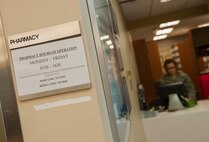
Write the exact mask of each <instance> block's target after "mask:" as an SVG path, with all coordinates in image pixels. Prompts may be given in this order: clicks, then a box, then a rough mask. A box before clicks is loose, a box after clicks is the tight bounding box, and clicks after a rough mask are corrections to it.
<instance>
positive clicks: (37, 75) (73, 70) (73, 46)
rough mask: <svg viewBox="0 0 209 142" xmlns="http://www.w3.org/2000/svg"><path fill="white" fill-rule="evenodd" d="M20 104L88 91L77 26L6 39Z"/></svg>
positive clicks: (41, 30)
mask: <svg viewBox="0 0 209 142" xmlns="http://www.w3.org/2000/svg"><path fill="white" fill-rule="evenodd" d="M8 44H9V47H10V52H11V61H12V65H13V73H14V81H15V85H16V89H17V93H18V97H19V99H20V100H21V101H24V100H28V99H34V98H38V97H44V96H49V95H54V94H59V93H64V92H69V91H75V90H80V89H86V88H90V87H91V82H90V77H89V71H88V65H87V60H86V54H85V49H84V44H83V39H82V36H81V32H80V26H79V22H78V21H75V22H70V23H65V24H62V25H57V26H53V27H49V28H44V29H40V30H36V31H32V32H27V33H22V34H18V35H12V36H9V37H8Z"/></svg>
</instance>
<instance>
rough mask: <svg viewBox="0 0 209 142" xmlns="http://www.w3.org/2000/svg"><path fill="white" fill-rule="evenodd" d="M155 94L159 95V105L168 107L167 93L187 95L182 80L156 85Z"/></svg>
mask: <svg viewBox="0 0 209 142" xmlns="http://www.w3.org/2000/svg"><path fill="white" fill-rule="evenodd" d="M156 89H157V94H158V95H159V96H160V100H161V105H162V106H165V107H168V96H169V94H174V93H175V94H178V97H179V99H180V100H181V97H180V96H184V97H187V94H186V88H185V85H184V83H183V82H175V83H169V84H161V85H158V86H157V88H156Z"/></svg>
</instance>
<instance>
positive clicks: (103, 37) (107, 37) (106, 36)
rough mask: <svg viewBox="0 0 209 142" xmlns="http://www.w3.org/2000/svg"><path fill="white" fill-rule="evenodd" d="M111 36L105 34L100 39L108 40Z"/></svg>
mask: <svg viewBox="0 0 209 142" xmlns="http://www.w3.org/2000/svg"><path fill="white" fill-rule="evenodd" d="M109 38H110V37H109V35H104V36H102V37H100V40H106V39H109Z"/></svg>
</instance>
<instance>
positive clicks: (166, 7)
mask: <svg viewBox="0 0 209 142" xmlns="http://www.w3.org/2000/svg"><path fill="white" fill-rule="evenodd" d="M196 1H198V0H196ZM186 2H187V0H172V1H169V2H166V3H161V2H160V0H153V8H152V14H151V16H156V15H160V14H164V13H168V12H174V11H178V10H181V9H183V7H184V5H185V4H186Z"/></svg>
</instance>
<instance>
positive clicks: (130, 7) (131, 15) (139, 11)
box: [120, 0, 151, 21]
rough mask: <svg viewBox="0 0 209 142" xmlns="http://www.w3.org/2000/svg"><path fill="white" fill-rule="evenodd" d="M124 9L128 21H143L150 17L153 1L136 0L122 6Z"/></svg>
mask: <svg viewBox="0 0 209 142" xmlns="http://www.w3.org/2000/svg"><path fill="white" fill-rule="evenodd" d="M120 6H121V7H122V10H123V13H124V16H125V18H126V20H128V21H130V20H136V19H142V18H146V17H148V16H149V11H150V8H151V0H136V1H134V2H127V3H123V4H121V5H120Z"/></svg>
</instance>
